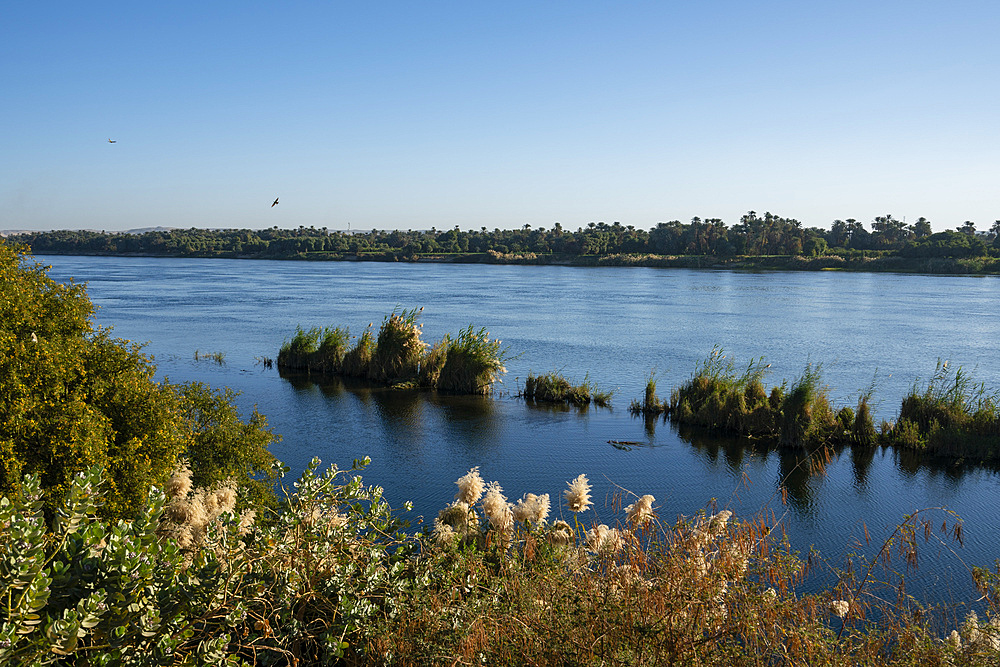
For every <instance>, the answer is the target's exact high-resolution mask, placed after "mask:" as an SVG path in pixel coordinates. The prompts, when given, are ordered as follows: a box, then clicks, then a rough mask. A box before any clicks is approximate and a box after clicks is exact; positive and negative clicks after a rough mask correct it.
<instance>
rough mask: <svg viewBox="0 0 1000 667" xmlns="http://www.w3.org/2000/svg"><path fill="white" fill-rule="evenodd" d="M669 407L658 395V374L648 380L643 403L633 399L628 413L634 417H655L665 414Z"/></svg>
mask: <svg viewBox="0 0 1000 667" xmlns="http://www.w3.org/2000/svg"><path fill="white" fill-rule="evenodd" d="M668 407H669V404H668V403H667V402H666V401H663V400H661V399H660V397H659V396H657V395H656V373H650V374H649V377H648V378H646V392H645V395H644V396H643V399H642V403H640V402H639V401H637V400H635V399H632V403H631V404H630V405H629V406H628V411H629V412H630V413H632V414H633V415H645V416H647V417H655V416H657V415H661V414H664V413H665V412H666V411H667V409H668Z"/></svg>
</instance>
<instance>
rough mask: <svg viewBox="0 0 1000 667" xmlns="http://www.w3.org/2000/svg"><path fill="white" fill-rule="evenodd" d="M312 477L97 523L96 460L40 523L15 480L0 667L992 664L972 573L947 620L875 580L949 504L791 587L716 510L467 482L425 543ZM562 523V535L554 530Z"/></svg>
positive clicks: (778, 564) (754, 535) (3, 512)
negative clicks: (216, 503) (264, 516)
mask: <svg viewBox="0 0 1000 667" xmlns="http://www.w3.org/2000/svg"><path fill="white" fill-rule="evenodd" d="M365 463H367V462H355V469H357V468H359V467H362V466H363V465H365ZM318 464H319V462H318V461H313V463H312V464H311V465H310V466H309V467H308V468H307V469H306V471H305V472H304V473H303V475H302V476H301V478H300V479H299V480H298V481H297V482H296V483H295V492H294V494H289V495H287V496H286V498H285V499H284V500H283V502H282V503H281V505H280V511H278V512H276V513H275V514H274V515H273V516H272V517H271V520H270V521H268V522H265V523H259V522H258V523H255V522H254V521H253V518H252V517H250V516H247V515H244V516H242V517H239V518H237V517H236V516H235V515H234V514H233V513H232V512H231V510H230V508H226V509H223V510H221V511H218V510H217V511H216V512H213V514H212V516H211V517H209V518H208V519H207V520H206V518H205V517H204V516H201V517H200V518H199V517H198V516H196V515H198V512H192V511H191V507H192V506H193V505H195V504H197V503H195V502H194V500H196V499H197V498H203V497H204V493H203V491H202V490H198V489H193V488H191V486H190V483H189V480H187V479H186V478H185V477H184V475H183V474H181V473H179V474H178V475H175V477H174V478H172V479H171V482H170V484H168V486H167V493H166V494H165V493H164V492H163V491H160V490H158V489H156V488H153V489H150V491H149V494H148V497H147V499H146V501H145V503H144V504H143V506H142V507H141V508H140V511H139V512H138V513H137V514H136V516H135V517H134V518H133V519H132V520H130V521H119V522H116V523H110V522H108V521H106V520H103V519H101V518H99V516H98V510H99V508H100V506H101V503H102V502H103V497H104V496H103V485H104V482H103V481H102V476H101V474H100V471H99V470H98V469H97V468H94V469H91V470H88V471H86V472H84V473H81V474H80V475H77V476H76V477H75V478H74V480H73V481H72V483H71V485H70V487H69V488H68V490H67V493H66V497H65V498H64V499H62V502H61V503H60V511H59V512H58V513H57V515H56V516H55V518H54V519H53V520H52V521H51V523H47V522H46V517H45V513H44V512H43V511H42V503H41V502H40V501H39V496H40V493H41V492H40V486H39V480H38V478H37V477H35V476H28V477H26V478H25V479H24V480H23V482H22V484H21V485H20V491H18V492H15V493H11V494H8V495H7V496H5V497H3V498H2V499H0V665H32V666H36V665H37V666H41V665H71V664H73V665H81V664H86V665H124V666H127V665H135V666H138V665H144V666H145V665H192V666H193V665H222V664H226V665H240V664H246V665H289V666H293V665H335V664H352V665H438V664H496V665H522V664H535V665H565V664H573V665H595V666H596V665H650V666H654V665H663V664H697V665H720V666H722V665H725V666H732V665H763V664H766V665H789V666H790V665H802V664H829V665H834V664H852V665H914V666H915V665H941V666H943V665H956V666H964V665H981V664H995V661H996V660H997V659H998V658H1000V621H998V620H997V616H996V614H997V597H996V595H997V582H998V577H997V575H996V573H993V572H990V571H986V570H977V571H976V572H975V581H976V582H977V585H978V586H979V588H980V591H981V592H982V594H983V599H982V601H981V602H982V604H981V605H980V613H982V612H983V611H985V612H986V614H985V617H984V618H982V620H980V617H979V616H978V615H977V614H976V613H975V612H973V613H968V615H967V616H966V620H965V621H964V622H956V621H955V620H954V618H953V617H949V616H947V615H944V616H942V617H940V618H939V619H936V617H935V615H934V614H932V613H929V612H930V611H931V610H930V609H928V608H926V607H924V606H921V605H920V604H919V603H918V602H917V601H915V600H913V599H912V598H910V597H908V596H906V595H902V594H901V593H900V594H899V595H898V597H897V596H896V594H895V593H896V591H895V587H896V585H901V582H896V581H893V580H891V579H887V580H882V579H881V578H880V576H879V575H878V569H877V567H876V565H877V564H878V563H877V561H878V560H879V559H882V557H883V556H884V559H888V558H889V556H890V554H892V555H896V554H898V555H899V556H902V557H905V558H906V559H907V560H909V559H912V558H915V557H916V549H917V536H918V535H920V534H923V533H925V532H927V533H934V534H935V535H940V533H939V532H938V530H940V531H942V532H944V533H948V532H949V531H951V532H954V530H955V527H956V526H958V525H959V524H956V523H955V521H954V520H955V517H953V516H952V515H950V514H949V513H947V512H936V513H935V512H934V511H932V510H921V511H919V512H917V513H914V514H913V515H911V516H908V517H905V518H904V519H903V521H902V523H901V524H900V525H899V526H898V527H897V528H896V529H895V530H894V531H893V532H892V533H891V534H890V535H889V536H887V537H886V538H885V541H884V544H883V547H882V550H881V553H880V554H879V559H875V560H871V561H869V560H868V559H866V558H865V557H864V556H861V555H854V556H852V560H854V561H855V562H856V564H857V566H858V567H857V569H848V570H838V569H836V568H835V569H834V573H835V574H836V582H835V584H834V585H833V586H832V587H831V588H829V589H828V590H825V591H821V592H817V593H813V594H809V595H801V594H799V593H797V592H796V586H797V584H798V583H799V582H800V581H801V580H802V577H803V576H804V575H805V574H806V573H807V570H808V566H807V564H806V563H805V562H803V561H801V560H799V559H798V558H797V557H795V555H794V554H791V553H790V552H789V549H788V545H787V543H784V542H783V540H782V539H781V534H780V530H778V529H779V526H780V524H778V523H776V522H775V521H774V519H773V518H771V519H767V518H765V517H764V516H762V517H760V518H753V519H740V518H737V517H733V515H732V512H730V511H728V510H723V511H719V512H715V513H705V512H700V513H697V514H695V515H694V516H693V517H690V518H683V517H682V518H679V519H678V520H677V521H676V522H674V523H671V522H667V521H663V520H661V518H660V517H659V516H658V515H657V508H656V507H655V506H654V502H655V498H654V497H653V496H650V495H644V496H641V497H635V498H631V497H629V498H623V499H621V500H620V501H619V502H618V503H616V507H621V506H624V505H625V502H627V501H632V502H631V503H630V504H628V505H627V506H624V507H623V509H620V510H613V511H612V513H611V516H612V517H614V519H611V520H612V523H613V525H611V526H609V525H607V524H604V523H600V522H598V521H596V520H594V521H592V522H589V521H587V520H586V517H588V516H594V515H595V512H594V511H593V510H592V507H593V505H594V504H593V503H592V501H591V500H590V490H591V489H590V485H589V480H588V479H587V477H586V476H585V475H580V476H578V477H577V478H576V479H574V480H572V481H570V482H569V483H568V485H567V486H568V488H567V489H565V490H564V491H563V494H562V495H563V498H562V499H561V500H562V502H560V500H556V501H555V502H554V503H553V502H551V501H550V496H549V494H541V495H536V494H530V493H529V494H525V496H524V497H522V498H521V499H520V500H518V501H516V502H510V501H508V500H507V498H506V497H505V496H504V495H503V489H502V488H501V487H500V485H499V484H498V483H497V482H491V483H489V484H486V483H485V482H484V480H483V479H482V478H481V477H480V476H479V474H478V470H477V469H472V470H470V471H469V473H468V474H466V475H464V476H463V477H462V478H460V479H459V480H458V482H457V484H458V487H459V491H458V493H457V494H456V497H455V501H454V502H453V503H451V504H449V505H447V506H446V507H445V508H444V509H443V510H442V511H441V512H440V514H439V516H438V518H437V519H435V521H434V530H433V531H426V532H425V533H424V534H422V535H418V536H409V535H407V534H405V533H403V532H401V530H400V529H401V528H403V527H405V526H404V524H402V523H400V521H399V519H398V518H396V516H395V515H394V514H393V512H392V511H391V510H390V508H389V507H388V505H386V503H385V502H384V501H383V500H382V490H381V489H380V488H378V487H372V486H366V485H364V484H363V483H362V481H361V478H360V477H358V476H356V475H351V474H345V473H344V472H342V471H338V470H337V469H336V468H335V467H334V468H331V469H329V470H328V471H326V472H325V473H320V472H319V468H318ZM182 508H186V509H182ZM595 509H596V508H595ZM202 514H203V513H202ZM550 514H555V515H556V516H557V517H559V518H553V517H551V516H550ZM570 514H572V517H571V519H572V522H573V525H571V524H570V523H569V522H568V521H566V520H565V519H563V518H562V517H564V516H565V517H567V518H569V515H570ZM925 515H927V516H925ZM942 516H943V522H942V521H941V520H940V519H941V517H942ZM602 518H605V519H609V517H607V516H605V517H602ZM194 520H200V521H201V522H202V524H203V526H202V529H201V531H200V536H199V539H198V540H196V541H191V540H188V541H185V542H184V543H183V544H182V543H181V542H180V541H178V540H176V539H175V538H174V535H176V534H177V531H176V530H174V529H175V528H177V527H178V526H177V522H180V523H182V524H183V523H190V522H192V521H194ZM931 520H933V521H934V525H933V526H932V525H931V523H930V521H931ZM585 521H587V523H585ZM588 524H589V528H588ZM942 524H943V525H942ZM939 525H940V529H939V528H938V526H939ZM188 527H189V526H188ZM942 536H943V535H942ZM887 570H888V572H889V573H890V576H894V575H891V571H892V570H891V568H887ZM899 590H900V591H901V590H902V589H901V588H900V589H899ZM893 598H896V599H895V601H893Z"/></svg>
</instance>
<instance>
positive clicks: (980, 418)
mask: <svg viewBox="0 0 1000 667" xmlns="http://www.w3.org/2000/svg"><path fill="white" fill-rule="evenodd" d="M882 438H883V440H884V441H885V443H886V444H890V445H895V446H898V447H903V448H907V449H918V450H924V451H927V452H929V453H932V454H941V455H946V456H972V457H977V458H982V459H992V458H997V457H998V456H1000V402H998V399H997V394H996V393H989V392H987V391H986V388H985V386H984V385H983V384H981V383H976V382H975V381H973V379H972V377H971V376H970V375H969V374H968V373H967V372H965V371H964V370H963V369H962V368H961V367H959V368H957V369H955V370H952V369H951V368H949V365H948V363H947V362H941V361H938V364H937V368H936V369H935V371H934V375H933V376H931V379H930V380H929V381H928V383H927V387H926V388H925V389H924V390H922V391H921V390H920V389H919V388H918V387H917V385H916V384H914V386H913V389H911V390H910V393H909V394H908V395H907V396H906V397H905V398H904V399H903V402H902V405H900V408H899V418H898V419H897V420H896V422H895V423H894V424H886V425H885V426H884V427H883V433H882Z"/></svg>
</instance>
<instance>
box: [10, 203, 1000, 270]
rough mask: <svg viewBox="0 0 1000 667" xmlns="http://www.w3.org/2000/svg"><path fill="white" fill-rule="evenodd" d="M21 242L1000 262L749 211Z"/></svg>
mask: <svg viewBox="0 0 1000 667" xmlns="http://www.w3.org/2000/svg"><path fill="white" fill-rule="evenodd" d="M17 240H18V241H19V242H21V243H24V244H26V245H28V246H30V247H31V249H32V251H33V252H35V253H38V254H46V253H57V254H84V255H89V254H111V255H117V254H138V255H162V256H194V257H214V256H220V257H246V258H262V259H264V258H269V259H281V258H293V257H294V258H304V257H310V258H316V259H322V258H324V257H329V258H337V257H344V256H351V255H354V256H372V255H381V256H384V257H385V258H390V259H404V260H405V259H414V258H417V257H420V256H422V255H433V254H475V253H480V254H486V253H489V254H494V255H495V254H497V253H499V254H500V255H508V254H512V255H523V254H529V253H531V254H535V255H560V256H566V257H578V256H598V257H600V256H607V255H615V254H654V255H701V256H715V257H727V256H751V257H753V256H773V255H783V256H805V257H822V256H825V255H838V256H846V257H853V256H857V255H861V254H867V255H883V256H884V255H888V256H899V257H908V258H937V257H950V258H968V257H989V256H993V257H998V256H1000V220H997V221H996V222H994V223H993V225H992V226H991V227H990V228H989V229H988V230H985V231H983V230H978V229H977V228H976V225H975V224H974V223H973V222H971V221H966V222H965V223H964V224H963V225H962V226H960V227H958V228H957V229H955V230H948V231H942V232H937V233H934V232H933V231H932V230H931V225H930V222H929V221H928V220H927V219H925V218H919V219H917V220H916V221H915V222H913V223H912V224H907V223H905V222H904V221H902V220H897V219H896V218H894V217H893V216H892V215H885V216H879V217H876V218H875V219H874V220H873V221H872V223H871V225H870V228H866V226H865V224H864V223H862V222H859V221H857V220H854V219H847V220H835V221H833V223H832V224H831V226H830V229H822V228H818V227H803V226H802V223H801V222H799V221H798V220H795V219H793V218H784V217H782V216H779V215H774V214H771V213H764V214H763V215H758V214H757V213H756V212H754V211H749V212H748V213H747V214H746V215H744V216H742V217H741V218H740V221H739V223H737V224H735V225H731V226H730V225H727V224H726V223H725V222H723V221H722V220H720V219H718V218H708V219H701V218H698V217H695V218H692V220H691V222H689V223H682V222H680V221H678V220H673V221H670V222H661V223H659V224H657V225H656V226H655V227H653V228H652V229H648V230H643V229H637V228H636V227H634V226H633V225H622V224H620V223H618V222H614V223H612V224H607V223H604V222H596V223H595V222H591V223H589V224H588V225H587V226H586V227H580V228H578V229H577V230H576V231H570V230H569V229H564V228H563V227H562V225H561V224H560V223H558V222H557V223H555V225H553V226H552V227H551V228H548V229H546V228H544V227H538V228H533V227H532V226H531V225H527V224H526V225H524V226H523V227H522V228H520V229H493V230H492V231H490V230H488V229H487V228H486V227H480V228H479V229H478V230H474V229H470V230H467V231H463V230H461V229H460V228H459V227H458V226H456V227H455V228H453V229H448V230H438V229H436V228H433V227H432V228H431V229H429V230H417V231H414V230H405V231H403V230H391V231H380V230H371V231H367V232H353V233H352V232H345V231H339V230H330V229H327V228H326V227H323V228H318V229H317V228H315V227H299V228H297V229H279V228H277V227H272V228H269V229H261V230H252V229H198V228H190V229H171V230H158V231H147V232H144V233H127V232H95V231H82V230H57V231H51V232H27V233H23V234H21V235H19V236H18V237H17Z"/></svg>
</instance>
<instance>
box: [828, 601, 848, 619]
mask: <svg viewBox="0 0 1000 667" xmlns="http://www.w3.org/2000/svg"><path fill="white" fill-rule="evenodd" d="M850 610H851V603H850V602H848V601H847V600H833V601H832V602H830V613H831V614H833V615H834V616H839V617H840V618H844V617H845V616H847V612H849V611H850Z"/></svg>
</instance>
